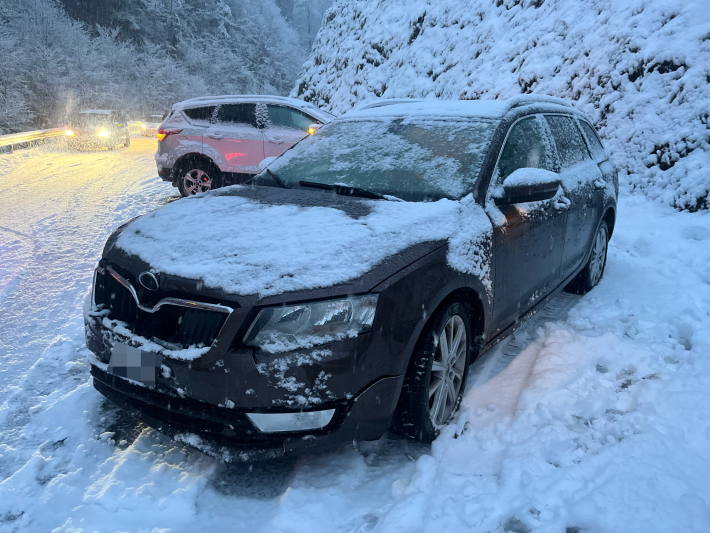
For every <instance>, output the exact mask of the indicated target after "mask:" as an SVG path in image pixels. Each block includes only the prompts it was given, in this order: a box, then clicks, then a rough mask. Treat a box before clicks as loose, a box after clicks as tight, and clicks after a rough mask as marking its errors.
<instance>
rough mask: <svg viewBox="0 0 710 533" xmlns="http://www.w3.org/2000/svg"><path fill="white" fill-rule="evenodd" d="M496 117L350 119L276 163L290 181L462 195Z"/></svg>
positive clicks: (416, 196) (411, 194) (426, 195)
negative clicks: (484, 118)
mask: <svg viewBox="0 0 710 533" xmlns="http://www.w3.org/2000/svg"><path fill="white" fill-rule="evenodd" d="M494 127H495V122H494V121H490V120H483V119H476V120H460V121H457V120H435V119H427V120H422V119H409V120H405V119H401V118H399V119H396V118H390V119H389V120H344V121H339V122H335V123H332V124H330V125H328V126H324V127H323V128H322V129H321V130H320V131H319V132H318V133H317V134H316V135H314V136H312V137H310V138H308V139H306V140H304V141H303V142H302V143H300V144H299V145H298V146H296V147H294V148H293V149H292V150H290V151H289V152H286V154H284V156H283V157H281V158H280V159H278V160H277V161H275V162H274V163H272V164H271V165H270V170H271V171H273V172H275V173H277V174H278V175H279V177H280V178H281V179H282V180H283V181H284V182H285V183H286V184H287V185H289V186H297V185H298V183H299V181H303V180H305V181H317V182H321V183H328V184H335V183H338V184H340V183H342V184H347V185H351V186H354V187H360V188H364V189H367V190H370V191H375V192H378V193H382V194H388V195H393V196H397V197H399V198H403V199H407V200H432V199H440V198H460V197H462V196H463V195H465V194H466V193H467V192H469V191H471V189H472V188H473V184H474V183H475V181H476V179H477V177H478V172H479V170H480V167H481V162H482V160H483V157H484V156H485V153H486V148H487V146H488V142H489V140H490V137H491V135H492V132H493V129H494Z"/></svg>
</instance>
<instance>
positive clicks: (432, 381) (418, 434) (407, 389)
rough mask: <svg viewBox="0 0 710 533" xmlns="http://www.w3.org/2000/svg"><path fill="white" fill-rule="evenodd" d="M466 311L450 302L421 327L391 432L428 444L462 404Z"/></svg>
mask: <svg viewBox="0 0 710 533" xmlns="http://www.w3.org/2000/svg"><path fill="white" fill-rule="evenodd" d="M472 340H473V339H472V334H471V313H470V311H469V310H468V308H467V307H466V306H465V305H464V304H462V303H460V302H453V303H451V304H449V305H448V306H447V307H445V308H444V309H443V310H442V311H441V312H439V313H438V314H437V315H435V317H434V318H433V320H431V321H430V322H429V324H428V325H427V326H426V327H425V329H424V331H423V332H422V336H421V338H420V340H419V342H418V344H417V347H416V348H415V351H414V355H413V356H412V361H411V363H410V365H409V369H408V370H407V376H406V377H405V381H404V385H403V386H402V396H401V397H400V400H399V405H398V407H397V413H396V415H395V424H394V429H395V431H397V432H398V433H401V434H403V435H405V436H407V437H410V438H412V439H416V440H419V441H423V442H431V441H432V440H434V439H435V438H436V436H437V435H438V434H439V431H440V430H441V428H442V427H444V426H445V425H446V424H447V423H448V422H449V421H450V420H451V419H452V418H453V416H454V414H455V413H456V410H457V409H458V407H459V404H460V403H461V398H462V397H463V393H464V388H465V386H466V376H467V375H468V367H469V363H470V362H471V351H472V350H471V346H472Z"/></svg>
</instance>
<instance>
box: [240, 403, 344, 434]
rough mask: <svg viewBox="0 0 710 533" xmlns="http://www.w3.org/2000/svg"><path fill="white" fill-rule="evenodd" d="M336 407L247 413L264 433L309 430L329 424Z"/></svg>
mask: <svg viewBox="0 0 710 533" xmlns="http://www.w3.org/2000/svg"><path fill="white" fill-rule="evenodd" d="M334 413H335V409H324V410H323V411H305V412H301V413H247V416H248V417H249V420H251V421H252V422H253V423H254V425H255V426H256V427H257V428H259V431H263V432H264V433H275V432H277V431H307V430H309V429H320V428H324V427H325V426H327V425H328V424H329V423H330V421H331V420H332V419H333V414H334Z"/></svg>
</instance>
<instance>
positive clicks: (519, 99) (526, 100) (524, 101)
mask: <svg viewBox="0 0 710 533" xmlns="http://www.w3.org/2000/svg"><path fill="white" fill-rule="evenodd" d="M530 104H556V105H561V106H565V107H572V104H570V103H569V102H568V101H567V100H563V99H562V98H558V97H556V96H548V95H546V94H520V95H518V96H514V97H513V98H510V99H508V110H511V109H515V108H516V107H522V106H524V105H530Z"/></svg>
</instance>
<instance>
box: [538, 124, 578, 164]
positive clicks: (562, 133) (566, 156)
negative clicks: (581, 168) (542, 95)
mask: <svg viewBox="0 0 710 533" xmlns="http://www.w3.org/2000/svg"><path fill="white" fill-rule="evenodd" d="M545 118H546V119H547V123H548V124H549V125H550V129H551V130H552V136H553V137H554V138H555V144H557V152H558V153H559V155H560V164H561V165H562V168H568V167H571V166H573V165H575V164H577V163H579V162H581V161H584V160H585V159H589V152H587V145H586V144H585V143H584V139H583V138H582V133H581V132H580V131H579V128H578V127H577V124H576V122H575V120H574V119H573V118H572V117H566V116H563V115H545Z"/></svg>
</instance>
